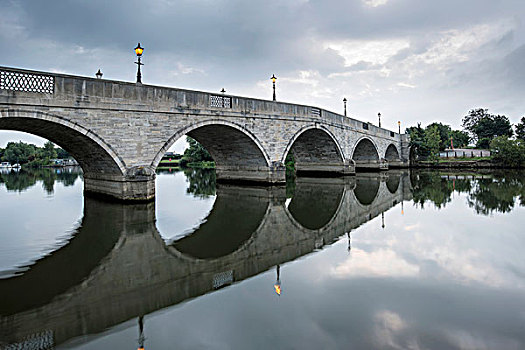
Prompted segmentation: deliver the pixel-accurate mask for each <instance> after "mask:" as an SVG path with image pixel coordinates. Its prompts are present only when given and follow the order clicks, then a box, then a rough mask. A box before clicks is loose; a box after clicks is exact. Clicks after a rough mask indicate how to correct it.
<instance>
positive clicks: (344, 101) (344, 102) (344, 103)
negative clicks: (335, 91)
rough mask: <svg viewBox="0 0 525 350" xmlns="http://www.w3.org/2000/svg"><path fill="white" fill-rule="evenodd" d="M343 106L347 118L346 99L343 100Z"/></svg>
mask: <svg viewBox="0 0 525 350" xmlns="http://www.w3.org/2000/svg"><path fill="white" fill-rule="evenodd" d="M343 105H344V106H345V107H344V108H345V117H346V97H345V98H343Z"/></svg>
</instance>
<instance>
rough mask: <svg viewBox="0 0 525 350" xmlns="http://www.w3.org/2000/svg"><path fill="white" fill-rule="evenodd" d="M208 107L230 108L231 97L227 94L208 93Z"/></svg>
mask: <svg viewBox="0 0 525 350" xmlns="http://www.w3.org/2000/svg"><path fill="white" fill-rule="evenodd" d="M210 107H219V108H232V98H231V97H229V96H218V95H210Z"/></svg>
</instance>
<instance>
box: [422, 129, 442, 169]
mask: <svg viewBox="0 0 525 350" xmlns="http://www.w3.org/2000/svg"><path fill="white" fill-rule="evenodd" d="M440 142H441V138H440V136H439V128H438V127H437V126H436V125H434V126H432V127H428V128H426V129H425V143H426V146H427V147H428V151H429V154H428V160H430V161H432V162H436V161H437V160H438V159H439V144H440Z"/></svg>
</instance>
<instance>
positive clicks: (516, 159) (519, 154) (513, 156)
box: [490, 136, 525, 167]
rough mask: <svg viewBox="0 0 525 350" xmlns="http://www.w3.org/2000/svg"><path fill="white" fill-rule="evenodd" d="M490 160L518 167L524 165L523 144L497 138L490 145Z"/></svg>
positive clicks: (504, 137)
mask: <svg viewBox="0 0 525 350" xmlns="http://www.w3.org/2000/svg"><path fill="white" fill-rule="evenodd" d="M490 149H491V153H492V159H493V160H494V161H495V162H496V163H499V164H505V165H506V166H513V167H518V166H521V165H523V164H524V163H525V142H524V141H521V140H511V139H509V138H508V137H506V136H498V137H496V138H495V139H494V140H492V142H491V143H490Z"/></svg>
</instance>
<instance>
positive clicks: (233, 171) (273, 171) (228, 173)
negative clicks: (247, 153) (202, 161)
mask: <svg viewBox="0 0 525 350" xmlns="http://www.w3.org/2000/svg"><path fill="white" fill-rule="evenodd" d="M215 175H216V178H217V181H219V182H221V181H223V182H253V183H257V182H258V183H268V184H278V183H286V168H285V166H284V164H282V163H281V162H273V164H272V165H271V166H270V167H260V166H228V165H216V168H215Z"/></svg>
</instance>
